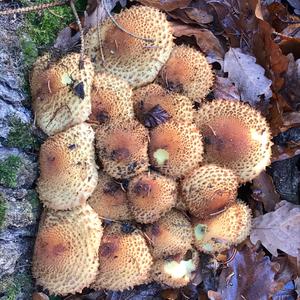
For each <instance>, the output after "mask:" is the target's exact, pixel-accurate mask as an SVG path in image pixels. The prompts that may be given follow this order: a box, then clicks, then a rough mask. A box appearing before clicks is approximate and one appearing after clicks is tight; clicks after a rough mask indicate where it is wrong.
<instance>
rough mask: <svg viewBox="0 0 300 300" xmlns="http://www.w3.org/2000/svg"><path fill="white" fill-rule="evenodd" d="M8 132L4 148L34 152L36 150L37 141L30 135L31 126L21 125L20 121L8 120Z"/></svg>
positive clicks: (15, 119) (14, 118)
mask: <svg viewBox="0 0 300 300" xmlns="http://www.w3.org/2000/svg"><path fill="white" fill-rule="evenodd" d="M8 125H9V126H10V128H11V129H10V131H9V133H8V136H7V139H6V140H5V141H4V142H3V144H4V146H6V147H11V148H20V149H23V150H36V149H37V148H38V142H37V139H36V138H35V137H34V135H33V134H32V130H31V125H30V124H25V123H23V122H22V121H21V120H20V119H18V118H16V117H12V118H10V119H9V124H8Z"/></svg>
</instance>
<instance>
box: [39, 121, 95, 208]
mask: <svg viewBox="0 0 300 300" xmlns="http://www.w3.org/2000/svg"><path fill="white" fill-rule="evenodd" d="M39 164H40V177H39V179H38V183H37V191H38V193H39V198H40V200H41V201H42V202H43V203H44V205H46V206H47V207H50V208H52V209H58V210H60V209H72V208H74V207H76V206H79V205H82V204H84V203H85V202H86V199H87V198H88V197H89V196H90V195H91V194H92V192H93V191H94V189H95V187H96V185H97V179H98V173H97V165H96V163H95V150H94V131H93V130H92V128H91V126H90V125H88V124H86V123H82V124H79V125H76V126H74V127H72V128H70V129H68V130H66V131H64V132H61V133H58V134H56V135H54V136H52V137H50V138H48V139H47V140H46V142H45V143H44V144H43V145H42V146H41V149H40V156H39Z"/></svg>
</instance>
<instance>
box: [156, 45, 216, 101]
mask: <svg viewBox="0 0 300 300" xmlns="http://www.w3.org/2000/svg"><path fill="white" fill-rule="evenodd" d="M160 76H161V81H162V84H163V86H165V87H166V88H167V89H168V90H171V91H174V92H177V93H182V94H184V95H185V96H187V97H188V98H190V99H192V100H194V101H197V102H200V101H201V100H202V99H203V98H204V97H205V96H206V95H207V94H208V93H209V92H210V90H211V88H212V86H213V83H214V74H213V72H212V69H211V66H210V65H209V63H208V62H207V60H206V58H205V56H204V55H203V54H202V53H201V52H199V51H197V50H196V49H193V48H191V47H189V46H186V45H182V46H175V47H174V49H173V51H172V53H171V56H170V58H169V60H168V61H167V63H166V64H165V65H164V67H163V68H162V70H161V73H160Z"/></svg>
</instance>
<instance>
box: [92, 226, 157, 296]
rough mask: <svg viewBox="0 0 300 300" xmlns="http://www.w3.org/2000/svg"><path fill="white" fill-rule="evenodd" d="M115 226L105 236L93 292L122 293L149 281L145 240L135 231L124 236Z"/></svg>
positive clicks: (148, 255)
mask: <svg viewBox="0 0 300 300" xmlns="http://www.w3.org/2000/svg"><path fill="white" fill-rule="evenodd" d="M118 225H119V224H118ZM115 226H116V225H115ZM115 226H113V229H112V230H111V229H110V228H108V230H106V231H105V232H104V235H103V239H102V241H101V246H100V249H99V260H100V266H99V269H98V274H97V277H96V280H95V282H94V284H93V288H94V289H109V290H113V291H123V290H125V289H129V288H132V287H134V286H136V285H139V284H143V283H146V282H148V281H149V278H150V270H151V266H152V257H151V254H150V251H149V248H148V246H147V243H146V241H145V239H144V237H143V236H142V235H141V233H139V232H138V231H137V230H135V231H133V232H131V233H128V234H127V233H123V232H121V230H120V229H117V230H116V229H115V228H114V227H115ZM119 226H120V225H119Z"/></svg>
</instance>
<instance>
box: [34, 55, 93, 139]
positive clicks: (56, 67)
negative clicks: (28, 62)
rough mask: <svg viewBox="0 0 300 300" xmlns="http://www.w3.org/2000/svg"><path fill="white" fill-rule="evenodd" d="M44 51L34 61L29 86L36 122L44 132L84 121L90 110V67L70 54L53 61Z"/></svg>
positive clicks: (61, 129)
mask: <svg viewBox="0 0 300 300" xmlns="http://www.w3.org/2000/svg"><path fill="white" fill-rule="evenodd" d="M48 58H50V57H49V55H48V54H47V55H46V56H45V57H42V58H40V59H38V60H37V62H36V63H35V64H34V68H33V72H32V76H31V81H30V87H31V94H32V99H33V103H32V106H33V110H34V112H35V115H36V122H37V125H38V126H39V127H40V128H41V129H42V130H43V131H44V132H45V133H46V134H48V135H53V134H55V133H58V132H61V131H63V130H65V129H67V128H69V127H71V126H73V125H76V124H79V123H82V122H84V121H85V120H87V119H88V116H89V114H90V113H91V95H90V94H91V85H92V80H93V76H94V67H93V64H92V63H91V62H90V60H89V59H88V58H85V60H84V63H83V68H82V69H80V68H79V61H80V55H79V54H78V53H71V54H68V55H67V56H65V57H63V58H61V59H60V60H59V61H57V62H55V63H49V62H47V59H48Z"/></svg>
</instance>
